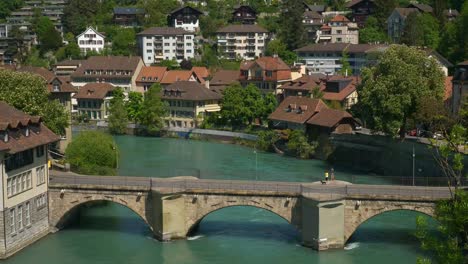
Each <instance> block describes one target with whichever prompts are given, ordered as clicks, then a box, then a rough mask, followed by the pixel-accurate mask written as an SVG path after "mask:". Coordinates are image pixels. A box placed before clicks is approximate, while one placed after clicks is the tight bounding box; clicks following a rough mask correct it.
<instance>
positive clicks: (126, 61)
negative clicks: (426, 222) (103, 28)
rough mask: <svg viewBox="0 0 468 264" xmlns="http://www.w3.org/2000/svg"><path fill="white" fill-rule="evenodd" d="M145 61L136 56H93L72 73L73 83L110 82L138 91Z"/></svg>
mask: <svg viewBox="0 0 468 264" xmlns="http://www.w3.org/2000/svg"><path fill="white" fill-rule="evenodd" d="M142 67H143V61H142V60H141V58H140V57H136V56H129V57H127V56H92V57H89V58H88V59H87V60H85V61H83V62H82V63H81V66H80V67H78V69H77V70H76V71H75V72H74V73H72V74H71V84H72V85H73V86H75V87H78V88H79V87H82V86H84V85H86V84H88V83H109V84H112V85H113V86H118V87H122V88H123V89H124V92H126V93H128V92H130V91H136V89H137V85H136V79H137V77H138V73H139V72H140V70H141V68H142Z"/></svg>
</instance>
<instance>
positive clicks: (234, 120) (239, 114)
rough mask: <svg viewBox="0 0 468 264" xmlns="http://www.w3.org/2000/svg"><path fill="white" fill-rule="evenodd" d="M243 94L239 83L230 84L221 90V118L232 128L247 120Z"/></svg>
mask: <svg viewBox="0 0 468 264" xmlns="http://www.w3.org/2000/svg"><path fill="white" fill-rule="evenodd" d="M243 96H244V94H243V92H242V87H241V86H240V84H238V83H236V84H232V85H230V86H229V87H227V88H226V89H225V90H224V91H223V100H222V103H221V113H220V115H221V118H222V119H223V120H224V122H225V123H226V124H228V125H230V126H232V129H233V130H234V129H236V128H240V127H241V126H242V125H244V124H245V123H246V122H247V118H248V117H247V114H248V113H247V112H248V110H247V109H246V107H245V106H244V98H243Z"/></svg>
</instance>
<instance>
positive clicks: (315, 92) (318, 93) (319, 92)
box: [310, 85, 324, 99]
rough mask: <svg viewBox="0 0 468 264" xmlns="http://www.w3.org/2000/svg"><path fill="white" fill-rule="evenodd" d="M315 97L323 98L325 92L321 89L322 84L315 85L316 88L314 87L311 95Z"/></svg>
mask: <svg viewBox="0 0 468 264" xmlns="http://www.w3.org/2000/svg"><path fill="white" fill-rule="evenodd" d="M310 96H311V97H312V98H314V99H322V98H323V96H324V93H323V91H322V90H320V86H318V85H317V86H315V87H314V89H312V94H311V95H310Z"/></svg>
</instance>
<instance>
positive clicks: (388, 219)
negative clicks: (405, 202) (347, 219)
mask: <svg viewBox="0 0 468 264" xmlns="http://www.w3.org/2000/svg"><path fill="white" fill-rule="evenodd" d="M418 216H423V217H425V218H426V219H427V220H428V223H429V227H431V229H430V230H435V228H436V220H435V219H433V218H432V217H430V216H428V215H425V214H423V213H420V212H414V211H408V210H394V211H389V212H385V213H381V214H378V215H376V216H374V217H372V218H370V219H368V220H366V221H365V222H364V223H362V224H361V225H360V226H359V227H358V228H357V229H356V231H355V232H354V233H353V234H352V235H351V237H350V238H349V239H348V241H347V242H346V243H353V242H363V243H373V244H374V243H383V244H388V243H391V244H401V245H407V246H411V247H414V248H415V249H419V248H420V242H419V240H418V239H417V238H416V236H415V232H416V217H418Z"/></svg>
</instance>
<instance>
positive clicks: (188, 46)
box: [138, 27, 195, 65]
mask: <svg viewBox="0 0 468 264" xmlns="http://www.w3.org/2000/svg"><path fill="white" fill-rule="evenodd" d="M194 38H195V34H194V33H192V32H188V31H186V30H184V29H182V28H172V27H153V28H148V29H146V30H144V31H142V32H141V33H139V34H138V45H139V50H140V55H141V56H142V58H143V62H144V63H145V64H146V65H151V64H153V63H157V62H160V61H162V60H173V59H175V60H177V62H181V61H182V60H183V59H186V60H188V59H191V58H193V57H194V56H195V42H194Z"/></svg>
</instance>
